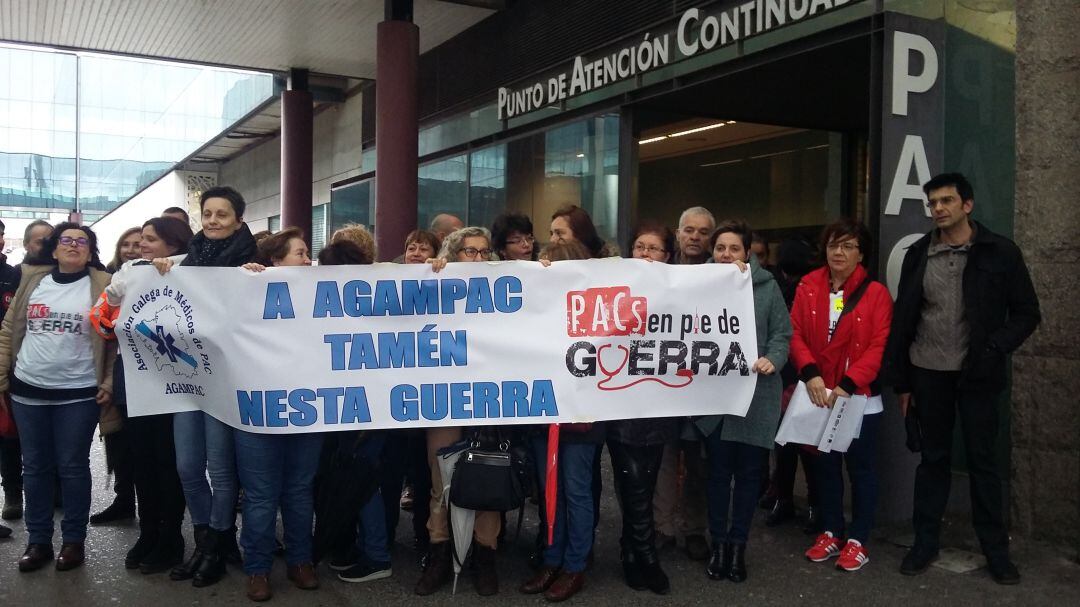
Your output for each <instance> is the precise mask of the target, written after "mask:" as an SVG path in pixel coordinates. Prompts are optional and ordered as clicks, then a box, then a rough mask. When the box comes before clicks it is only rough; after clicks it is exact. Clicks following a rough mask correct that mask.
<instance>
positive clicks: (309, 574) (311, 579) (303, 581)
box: [286, 563, 319, 590]
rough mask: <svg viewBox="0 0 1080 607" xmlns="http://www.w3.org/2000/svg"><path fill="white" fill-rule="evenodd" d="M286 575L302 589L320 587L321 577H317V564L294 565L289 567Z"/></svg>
mask: <svg viewBox="0 0 1080 607" xmlns="http://www.w3.org/2000/svg"><path fill="white" fill-rule="evenodd" d="M286 575H287V577H288V578H289V581H290V582H292V583H293V585H294V586H296V587H297V588H299V589H300V590H315V589H316V588H318V587H319V578H317V577H315V565H312V564H311V563H304V564H303V565H293V566H291V567H289V570H288V573H287V574H286Z"/></svg>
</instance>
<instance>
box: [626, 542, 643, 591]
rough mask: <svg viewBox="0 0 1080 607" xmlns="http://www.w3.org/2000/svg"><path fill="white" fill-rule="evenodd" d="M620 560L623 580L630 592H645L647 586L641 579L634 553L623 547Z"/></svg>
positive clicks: (639, 568)
mask: <svg viewBox="0 0 1080 607" xmlns="http://www.w3.org/2000/svg"><path fill="white" fill-rule="evenodd" d="M620 559H621V560H622V570H623V580H624V581H625V582H626V585H627V586H629V587H630V588H631V589H632V590H645V589H646V588H648V586H647V585H646V584H645V580H644V579H643V578H642V577H641V567H639V566H638V561H637V556H636V555H634V551H633V550H630V549H629V548H626V547H625V546H623V548H622V554H621V557H620Z"/></svg>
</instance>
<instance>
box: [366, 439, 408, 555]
mask: <svg viewBox="0 0 1080 607" xmlns="http://www.w3.org/2000/svg"><path fill="white" fill-rule="evenodd" d="M396 438H403V437H401V435H398V436H397V437H396ZM385 444H386V433H385V432H381V431H376V432H370V433H369V434H368V436H367V438H366V439H365V440H364V442H363V443H362V444H361V446H360V453H361V454H362V457H363V458H364V459H366V460H368V461H372V462H374V461H378V460H379V459H380V458H381V457H382V454H383V448H384V446H385ZM400 493H401V492H400V490H399V491H398V495H397V496H396V498H395V499H400ZM358 523H359V524H358V526H359V533H357V535H356V549H357V550H358V551H359V552H360V554H362V555H364V558H365V559H366V560H367V562H369V563H389V562H390V543H389V542H388V541H387V531H388V529H387V526H386V504H385V503H384V498H383V494H382V488H381V487H379V486H376V487H375V493H373V494H372V495H371V499H369V500H368V502H367V503H366V504H364V505H363V506H361V507H360V520H359V521H358Z"/></svg>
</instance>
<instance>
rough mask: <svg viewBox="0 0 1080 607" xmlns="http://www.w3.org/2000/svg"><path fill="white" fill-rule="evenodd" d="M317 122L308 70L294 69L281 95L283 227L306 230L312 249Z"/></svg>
mask: <svg viewBox="0 0 1080 607" xmlns="http://www.w3.org/2000/svg"><path fill="white" fill-rule="evenodd" d="M314 120H315V113H314V109H313V107H312V100H311V92H310V91H308V86H307V70H300V69H294V70H292V71H291V72H290V73H289V87H288V90H286V91H285V92H283V93H282V94H281V227H282V228H292V227H296V228H300V229H301V230H303V231H304V238H305V239H307V242H308V245H309V246H310V245H311V183H312V146H313V142H312V130H313V122H314Z"/></svg>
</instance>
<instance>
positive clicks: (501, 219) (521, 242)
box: [491, 213, 538, 261]
mask: <svg viewBox="0 0 1080 607" xmlns="http://www.w3.org/2000/svg"><path fill="white" fill-rule="evenodd" d="M491 239H492V248H493V249H495V254H496V255H498V256H499V259H504V260H507V261H514V260H517V261H536V255H537V253H538V250H537V247H536V238H535V237H534V236H533V224H532V220H531V219H529V218H528V217H526V216H525V215H522V214H520V213H504V214H502V215H499V216H498V217H496V218H495V222H494V223H492V225H491Z"/></svg>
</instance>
